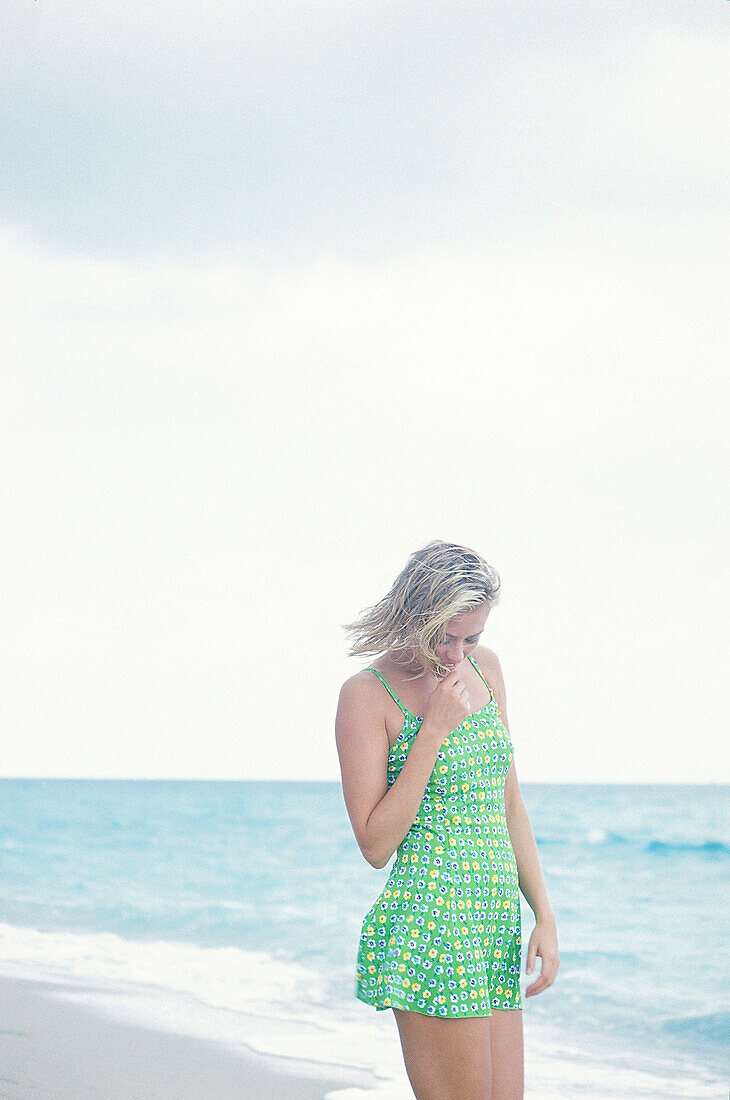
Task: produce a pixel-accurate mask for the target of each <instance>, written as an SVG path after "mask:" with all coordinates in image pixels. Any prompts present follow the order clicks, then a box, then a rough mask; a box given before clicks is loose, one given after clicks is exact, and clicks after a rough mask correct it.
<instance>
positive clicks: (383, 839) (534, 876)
mask: <svg viewBox="0 0 730 1100" xmlns="http://www.w3.org/2000/svg"><path fill="white" fill-rule="evenodd" d="M499 593H500V579H499V575H498V574H497V573H496V571H495V570H494V569H492V568H491V566H489V565H488V564H487V562H486V561H484V559H483V558H481V557H480V556H479V555H478V554H476V553H475V552H474V551H473V550H470V549H468V548H467V547H465V546H459V545H456V544H454V543H448V542H443V541H441V540H436V541H434V542H430V543H428V545H427V546H424V547H423V548H422V549H421V550H419V551H417V552H416V553H414V554H412V555H411V557H410V558H409V559H408V562H407V564H406V566H405V568H404V569H403V571H402V572H401V573H400V575H399V576H398V577H397V578H396V580H395V582H394V584H393V586H392V588H391V590H390V592H389V593H388V594H387V595H386V596H385V597H384V598H383V599H382V600H380V602H379V603H377V604H375V605H374V606H373V607H371V608H368V609H367V610H366V611H365V612H363V614H362V615H361V616H360V619H359V620H358V621H357V622H356V623H351V624H348V625H347V626H346V627H345V630H347V631H348V633H350V634H351V635H352V636H353V637H354V639H355V641H354V644H353V645H352V647H351V650H350V655H352V656H355V655H361V654H382V656H381V657H379V659H378V660H377V661H376V662H375V663H374V664H373V665H372V666H370V667H369V668H366V669H363V670H362V671H361V672H358V673H356V674H355V675H354V676H351V677H350V678H349V679H348V680H347V681H346V682H345V683H344V684H343V686H342V689H341V691H340V698H339V703H338V708H337V719H336V737H337V749H338V753H339V758H340V767H341V771H342V788H343V794H344V799H345V804H346V806H347V812H348V814H349V817H350V821H351V823H352V828H353V831H354V833H355V837H356V839H357V842H358V845H359V846H360V850H361V851H362V853H363V855H364V856H365V858H366V859H367V860H368V862H369V863H371V864H372V865H373V867H384V866H385V864H386V863H387V861H388V860H389V859H390V857H391V856H392V855H393V853H397V855H396V859H395V861H394V863H393V866H392V868H391V872H390V877H389V879H388V882H387V884H386V886H385V888H384V890H383V892H382V893H381V894H380V896H379V897H378V899H377V900H376V902H375V904H374V905H373V907H372V908H371V910H370V912H369V913H368V914H367V915H366V916H365V919H364V921H363V926H362V935H361V938H360V945H359V951H358V964H357V989H356V995H357V997H358V998H359V999H360V1000H362V1001H364V1002H365V1003H366V1004H370V1005H373V1006H374V1007H375V1008H376V1009H379V1010H383V1009H386V1008H390V1009H392V1011H393V1014H394V1016H395V1020H396V1024H397V1026H398V1032H399V1036H400V1041H401V1046H402V1049H403V1059H404V1062H405V1066H406V1071H407V1073H408V1078H409V1080H410V1082H411V1085H412V1087H413V1091H414V1093H415V1095H416V1097H417V1100H519V1098H521V1097H522V1096H523V1079H524V1069H523V1036H522V1013H521V1011H519V1010H520V1009H521V1007H522V1004H521V998H520V985H519V974H520V946H521V942H522V941H521V931H520V904H519V890H518V887H519V889H521V890H522V893H523V894H524V896H525V898H526V899H527V901H528V903H529V905H530V906H531V908H532V910H533V912H534V914H535V920H536V924H535V927H534V929H533V931H532V935H531V936H530V942H529V944H528V950H527V973H528V974H529V973H531V972H532V969H533V967H534V964H535V958H536V956H538V955H539V956H540V957H541V959H542V973H541V974H540V976H539V977H538V978H537V980H536V981H535V982H533V984H532V985H531V986H529V987H528V988H527V990H526V994H527V995H528V996H531V995H534V994H536V993H541V992H542V991H543V990H544V989H547V988H548V986H550V985H552V983H553V981H554V980H555V976H556V974H557V970H558V965H559V956H558V940H557V930H556V925H555V916H554V913H553V910H552V907H551V905H550V902H549V900H548V895H547V891H546V888H545V883H544V880H543V876H542V871H541V869H540V861H539V859H538V854H537V847H536V845H535V839H534V837H533V834H532V829H531V827H530V822H529V819H528V816H527V811H526V809H525V805H524V802H523V801H522V796H521V794H520V790H519V786H518V783H517V774H516V772H515V766H514V762H513V749H512V742H511V739H510V734H509V730H508V726H507V713H506V708H505V689H504V681H503V679H502V672H501V669H500V664H499V660H498V658H497V655H496V654H495V653H494V652H493V651H492V650H490V649H487V648H485V647H484V646H481V645H479V639H480V637H481V634H482V631H483V630H484V626H485V624H486V621H487V617H488V615H489V611H490V609H491V607H492V606H493V604H495V603H496V602H497V600H498V598H499ZM419 716H420V717H419Z"/></svg>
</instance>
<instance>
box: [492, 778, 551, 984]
mask: <svg viewBox="0 0 730 1100" xmlns="http://www.w3.org/2000/svg"><path fill="white" fill-rule="evenodd" d="M504 808H505V811H506V816H507V829H508V831H509V838H510V840H511V841H512V847H513V849H514V853H515V859H516V860H517V872H518V875H519V882H520V890H521V891H522V893H523V894H524V895H525V897H526V899H527V901H528V903H529V906H530V908H531V909H532V911H533V913H534V914H535V927H534V928H533V930H532V935H531V936H530V940H529V943H528V945H527V962H526V966H525V972H526V973H527V974H531V973H532V970H533V967H534V966H535V958H536V957H537V956H538V955H539V956H540V958H541V959H542V971H541V973H540V977H539V978H538V979H537V981H535V982H533V983H532V985H530V986H528V987H527V989H526V990H525V994H526V995H527V996H528V997H530V996H534V995H535V993H542V991H543V989H547V988H548V986H550V985H552V984H553V982H554V981H555V978H556V976H557V973H558V967H559V966H560V955H559V952H558V930H557V925H556V923H555V914H554V912H553V909H552V906H551V904H550V899H549V898H548V893H547V887H546V886H545V879H544V878H543V875H542V869H541V867H540V859H539V856H538V854H537V844H536V843H535V837H534V835H533V832H532V826H531V825H530V819H529V817H528V816H527V808H526V806H525V803H524V802H523V801H522V793H521V792H520V788H519V784H518V782H517V772H516V771H515V764H514V760H513V761H512V766H511V767H510V770H509V771H508V772H507V779H506V781H505V785H504Z"/></svg>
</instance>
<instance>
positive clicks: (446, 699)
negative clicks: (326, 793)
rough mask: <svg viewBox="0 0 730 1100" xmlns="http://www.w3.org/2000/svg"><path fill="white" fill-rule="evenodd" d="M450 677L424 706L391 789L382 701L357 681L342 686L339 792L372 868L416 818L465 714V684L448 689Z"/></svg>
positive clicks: (337, 722)
mask: <svg viewBox="0 0 730 1100" xmlns="http://www.w3.org/2000/svg"><path fill="white" fill-rule="evenodd" d="M452 679H455V674H454V673H451V674H450V675H449V676H448V677H447V678H446V680H445V681H444V682H443V684H442V685H441V688H442V689H444V690H443V691H439V692H438V694H439V699H438V701H434V702H435V705H433V706H429V707H428V708H427V711H426V714H425V716H424V719H423V722H422V723H421V726H420V729H419V731H418V734H417V735H416V738H415V740H414V742H413V744H412V746H411V750H410V752H409V753H408V757H407V759H406V762H405V764H404V765H403V767H402V768H401V770H400V773H399V775H398V777H397V779H396V780H395V782H394V783H393V784H392V785H391V787H390V789H389V788H388V753H389V750H390V744H389V741H388V732H387V730H386V727H385V715H384V713H383V704H382V699H381V698H380V697H379V694H378V693H376V692H374V691H373V689H372V687H371V685H370V684H367V683H364V682H363V680H361V679H357V678H352V679H350V680H346V681H345V683H344V684H343V685H342V689H341V691H340V698H339V703H338V705H337V717H336V719H335V736H336V741H337V752H338V754H339V758H340V771H341V772H342V793H343V795H344V799H345V805H346V807H347V812H348V814H349V817H350V822H351V824H352V829H353V832H354V833H355V839H356V840H357V843H358V845H359V846H360V851H361V852H362V854H363V855H364V856H365V859H366V860H367V861H368V863H370V864H372V866H373V867H384V866H385V864H386V863H387V862H388V860H389V859H390V857H391V856H392V855H393V852H394V851H395V850H396V848H397V847H398V845H399V844H400V842H401V841H402V840H403V838H404V836H405V835H406V833H407V832H408V830H409V829H410V827H411V825H412V824H413V822H414V821H415V819H416V815H417V814H418V810H419V807H420V805H421V801H422V799H423V792H424V791H425V789H426V784H427V782H428V779H429V776H430V775H431V772H432V771H433V767H434V764H435V763H436V757H437V756H438V751H439V749H440V748H441V743H442V741H443V740H444V738H445V737H447V736H448V734H449V733H450V732H451V730H452V729H454V728H455V727H456V726H457V725H458V723H459V722H460V721H462V719H463V718H464V717H465V716H466V715H467V714H468V713H469V709H468V708H469V701H468V696H466V693H465V692H464V691H463V688H462V689H461V690H458V689H457V691H456V692H449V691H447V690H446V689H449V688H451V687H452V686H453V685H452ZM434 694H436V693H434ZM432 698H433V696H432ZM429 702H430V701H429ZM432 712H433V713H432ZM454 719H455V720H454ZM447 727H448V728H447Z"/></svg>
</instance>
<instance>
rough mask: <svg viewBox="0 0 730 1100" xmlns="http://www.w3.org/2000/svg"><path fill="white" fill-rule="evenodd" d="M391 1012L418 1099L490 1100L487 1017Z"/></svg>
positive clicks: (489, 1049)
mask: <svg viewBox="0 0 730 1100" xmlns="http://www.w3.org/2000/svg"><path fill="white" fill-rule="evenodd" d="M393 1014H394V1016H395V1019H396V1023H397V1025H398V1032H399V1035H400V1041H401V1047H402V1048H403V1060H404V1062H405V1065H406V1072H407V1074H408V1080H409V1081H410V1082H411V1086H412V1088H413V1091H414V1093H415V1095H416V1100H492V1065H491V1048H490V1037H489V1023H490V1017H488V1016H471V1017H465V1018H464V1019H461V1020H456V1019H445V1018H443V1017H439V1016H426V1015H425V1014H424V1013H422V1012H404V1011H403V1010H402V1009H399V1008H394V1009H393Z"/></svg>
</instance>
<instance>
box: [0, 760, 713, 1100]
mask: <svg viewBox="0 0 730 1100" xmlns="http://www.w3.org/2000/svg"><path fill="white" fill-rule="evenodd" d="M521 789H522V794H523V797H524V800H525V803H526V805H527V808H528V812H529V814H530V820H531V822H532V827H533V831H534V833H535V837H536V840H537V844H538V850H539V853H540V859H541V863H542V867H543V872H544V875H545V880H546V882H547V886H548V891H549V895H550V900H551V903H552V905H553V909H554V911H555V914H556V918H557V925H558V940H559V947H560V958H561V965H560V970H559V973H558V977H557V979H556V981H555V983H554V984H553V985H552V986H551V987H550V988H549V989H547V990H546V991H545V992H543V993H541V994H539V995H538V996H536V997H526V996H525V989H526V987H527V986H528V985H530V984H532V982H533V981H534V980H535V978H536V977H537V975H538V973H539V968H540V962H539V960H538V962H537V966H536V969H535V971H534V972H533V974H532V975H529V976H528V975H526V974H525V973H524V966H525V960H526V956H527V945H528V942H529V937H530V933H531V931H532V928H533V926H534V920H533V916H532V911H531V910H530V908H529V906H528V905H527V903H526V902H525V900H524V899H522V930H523V948H522V953H523V954H522V969H523V973H522V976H521V989H522V999H523V1022H524V1032H525V1077H526V1087H525V1096H526V1098H527V1100H567V1098H570V1097H582V1098H585V1097H597V1098H598V1097H600V1098H612V1100H624V1098H625V1100H629V1098H630V1100H643V1098H645V1097H646V1098H649V1097H652V1098H662V1100H667V1098H670V1097H682V1098H690V1097H712V1098H716V1100H727V1097H728V1091H729V1090H730V1055H729V1053H728V1051H729V1047H730V1044H729V1039H730V936H729V935H728V919H727V918H728V913H729V912H730V828H729V826H730V787H728V786H719V785H706V786H644V785H630V786H629V785H622V786H603V785H594V784H590V785H578V784H566V785H556V784H530V783H522V784H521ZM388 870H389V867H385V868H383V869H381V870H374V869H373V868H372V867H370V866H369V865H368V864H367V863H366V862H365V860H364V859H363V857H362V856H361V854H360V852H359V850H358V848H357V845H356V843H355V840H354V837H353V835H352V831H351V828H350V823H349V821H348V818H347V813H346V810H345V807H344V803H343V800H342V794H341V789H340V786H339V784H338V783H317V782H302V783H292V782H238V781H232V782H209V781H174V780H160V781H154V780H62V779H3V780H0V971H1V972H2V973H4V974H6V975H9V976H14V977H37V978H43V979H47V980H53V981H59V982H61V983H63V985H64V987H65V990H64V991H63V992H61V993H58V994H56V996H59V997H61V998H64V999H67V1000H70V1001H81V1002H85V1003H88V1004H93V1005H95V1006H96V1008H97V1010H98V1011H100V1012H103V1013H107V1014H109V1015H111V1016H112V1017H116V1018H119V1019H124V1020H129V1021H134V1022H140V1021H141V1022H148V1023H150V1024H152V1025H154V1026H156V1027H160V1028H163V1029H165V1030H171V1031H178V1032H182V1033H189V1034H193V1035H197V1036H201V1037H206V1038H211V1039H215V1040H217V1041H219V1042H223V1043H225V1044H228V1045H230V1046H232V1047H235V1048H237V1049H239V1050H245V1051H246V1052H247V1053H248V1054H250V1055H251V1056H252V1057H255V1058H257V1059H261V1060H263V1061H266V1062H269V1063H270V1064H271V1065H275V1066H277V1068H284V1067H285V1066H286V1065H289V1066H291V1068H292V1070H296V1072H298V1073H300V1074H302V1073H303V1074H308V1075H311V1076H316V1075H317V1073H318V1071H319V1070H321V1069H323V1068H326V1069H327V1071H328V1072H329V1073H333V1074H334V1075H335V1076H339V1077H341V1080H342V1088H341V1089H337V1090H335V1091H334V1092H332V1093H330V1097H331V1098H332V1100H359V1098H366V1097H367V1098H371V1100H411V1098H412V1093H411V1090H410V1087H409V1086H408V1083H407V1079H406V1076H405V1071H404V1069H403V1065H402V1058H401V1053H400V1047H399V1045H398V1040H397V1032H396V1027H395V1022H394V1020H393V1018H392V1013H390V1012H376V1011H375V1010H374V1009H372V1008H370V1007H368V1006H367V1005H364V1004H361V1003H360V1002H359V1001H357V1000H356V999H355V996H354V988H355V959H356V953H357V943H358V938H359V934H360V927H361V923H362V919H363V917H364V915H365V913H366V912H367V911H368V910H369V908H370V907H371V905H372V904H373V902H374V900H375V898H376V897H377V895H378V894H379V893H380V890H381V889H382V887H383V885H384V884H385V882H386V879H387V877H388ZM89 986H91V987H93V988H92V989H89Z"/></svg>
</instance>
